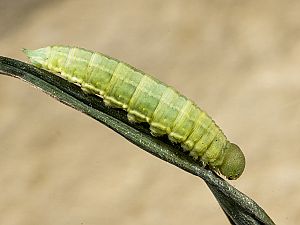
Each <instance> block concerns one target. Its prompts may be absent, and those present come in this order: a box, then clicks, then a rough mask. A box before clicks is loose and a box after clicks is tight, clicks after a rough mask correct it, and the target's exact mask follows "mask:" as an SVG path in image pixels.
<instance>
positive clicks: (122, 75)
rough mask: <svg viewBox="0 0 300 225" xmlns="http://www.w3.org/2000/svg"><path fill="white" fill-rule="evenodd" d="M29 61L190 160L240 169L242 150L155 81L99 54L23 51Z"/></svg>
mask: <svg viewBox="0 0 300 225" xmlns="http://www.w3.org/2000/svg"><path fill="white" fill-rule="evenodd" d="M24 52H25V53H26V54H27V56H28V57H29V58H30V60H31V62H32V63H33V64H34V65H35V66H37V67H41V68H44V69H47V70H50V71H52V72H56V73H60V74H61V76H62V77H64V78H66V79H68V80H69V81H70V82H73V83H78V84H79V85H80V86H81V88H82V89H83V90H84V91H86V92H89V93H94V94H97V95H100V96H101V97H102V98H103V99H104V102H105V104H106V105H108V106H112V107H118V108H123V109H124V110H126V111H127V112H128V119H129V120H130V121H132V122H147V123H149V124H150V130H151V133H152V134H153V135H154V136H160V135H164V134H167V135H168V137H169V139H170V140H171V141H172V142H177V143H180V144H181V146H182V147H183V149H185V150H188V151H190V155H191V156H193V157H194V158H196V159H198V158H199V159H200V160H201V161H202V162H203V163H204V164H208V165H209V166H210V167H211V168H212V169H214V170H216V171H219V172H221V174H223V175H224V176H226V177H227V178H228V179H236V178H238V177H239V176H240V175H241V174H242V172H243V170H244V167H245V158H244V155H243V153H242V151H241V150H240V149H239V147H238V146H237V145H235V144H232V143H230V142H229V141H228V140H227V139H226V137H225V135H224V134H223V132H222V131H221V130H220V128H219V127H218V126H217V125H216V124H215V122H214V121H213V120H212V119H211V118H210V117H209V116H208V115H207V114H206V113H205V112H204V111H202V110H201V109H200V108H199V107H197V106H196V105H195V104H194V103H193V102H192V101H190V100H189V99H187V98H186V97H184V96H182V95H181V94H179V93H178V92H177V91H176V90H174V89H173V88H171V87H169V86H167V85H165V84H164V83H162V82H160V81H158V80H157V79H155V78H153V77H151V76H149V75H146V74H144V73H143V72H142V71H139V70H137V69H135V68H134V67H132V66H130V65H128V64H126V63H123V62H120V61H118V60H116V59H113V58H111V57H108V56H106V55H103V54H101V53H96V52H91V51H87V50H85V49H80V48H72V47H66V46H50V47H46V48H41V49H37V50H33V51H31V50H24Z"/></svg>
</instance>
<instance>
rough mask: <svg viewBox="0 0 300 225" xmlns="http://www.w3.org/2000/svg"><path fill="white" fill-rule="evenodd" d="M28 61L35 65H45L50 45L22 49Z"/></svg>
mask: <svg viewBox="0 0 300 225" xmlns="http://www.w3.org/2000/svg"><path fill="white" fill-rule="evenodd" d="M23 52H24V53H25V54H26V55H27V57H28V58H29V60H30V62H31V63H32V64H33V65H34V66H36V67H39V68H41V67H45V65H46V62H47V60H48V58H49V56H50V52H51V47H46V48H39V49H37V50H29V49H23Z"/></svg>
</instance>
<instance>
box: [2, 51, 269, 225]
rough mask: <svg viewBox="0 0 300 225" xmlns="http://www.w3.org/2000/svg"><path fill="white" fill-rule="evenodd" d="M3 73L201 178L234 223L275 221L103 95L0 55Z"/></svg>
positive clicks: (223, 181) (241, 194) (247, 198)
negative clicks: (106, 102)
mask: <svg viewBox="0 0 300 225" xmlns="http://www.w3.org/2000/svg"><path fill="white" fill-rule="evenodd" d="M0 73H2V74H5V75H9V76H12V77H16V78H19V79H21V80H23V81H25V82H28V83H30V84H31V85H33V86H34V87H37V88H39V89H41V90H42V91H43V92H45V93H46V94H48V95H50V96H52V97H54V98H55V99H57V100H58V101H60V102H62V103H64V104H66V105H69V106H71V107H72V108H74V109H76V110H78V111H81V112H83V113H85V114H86V115H88V116H90V117H92V118H94V119H96V120H97V121H99V122H101V123H103V124H104V125H106V126H108V127H110V128H111V129H113V130H114V131H116V132H117V133H119V134H120V135H122V136H123V137H125V138H126V139H127V140H129V141H130V142H132V143H134V144H135V145H137V146H139V147H140V148H142V149H144V150H145V151H147V152H149V153H150V154H152V155H155V156H156V157H158V158H160V159H162V160H164V161H166V162H169V163H171V164H173V165H175V166H177V167H179V168H181V169H183V170H185V171H187V172H189V173H191V174H193V175H195V176H198V177H200V178H202V179H203V180H204V181H205V182H206V184H207V185H208V187H209V188H210V190H211V191H212V193H213V194H214V196H215V197H216V199H217V201H218V202H219V204H220V206H221V208H222V209H223V211H224V212H225V214H226V216H227V217H228V219H229V221H230V223H231V224H236V225H240V224H241V225H244V224H245V225H246V224H268V225H271V224H274V222H273V221H272V220H271V218H270V217H269V216H268V215H267V214H266V213H265V211H264V210H263V209H262V208H261V207H259V206H258V205H257V203H255V202H254V201H253V200H252V199H250V198H249V197H247V196H246V195H245V194H243V193H241V192H240V191H238V190H237V189H235V188H234V187H232V186H231V185H230V184H229V183H227V182H226V181H225V180H223V179H222V178H220V177H219V176H218V175H216V174H215V173H213V172H212V171H210V170H207V169H205V168H203V167H201V165H199V162H196V161H195V160H193V159H192V157H190V156H188V155H187V154H185V153H184V152H183V151H182V150H181V149H180V148H179V147H178V146H174V145H172V144H171V143H170V142H169V141H168V140H167V138H155V137H153V136H152V135H151V134H150V132H149V129H148V128H147V127H146V125H145V124H137V123H134V124H132V123H129V121H128V120H127V116H126V112H125V111H122V110H119V109H114V108H108V107H106V106H105V105H104V103H103V101H102V99H101V98H99V97H97V96H94V95H87V94H85V93H84V92H83V91H82V90H81V89H80V87H78V86H76V85H74V84H72V83H69V82H68V81H66V80H64V79H62V78H60V77H58V76H56V75H54V74H52V73H49V72H47V71H45V70H41V69H38V68H36V67H33V66H32V65H29V64H27V63H24V62H20V61H17V60H14V59H10V58H6V57H2V56H0Z"/></svg>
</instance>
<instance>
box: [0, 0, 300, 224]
mask: <svg viewBox="0 0 300 225" xmlns="http://www.w3.org/2000/svg"><path fill="white" fill-rule="evenodd" d="M52 44H68V45H76V46H81V47H85V48H88V49H92V50H95V51H101V52H104V53H106V54H108V55H111V56H114V57H116V58H119V59H121V60H123V61H126V62H128V63H130V64H132V65H134V66H135V67H137V68H140V69H142V70H144V71H146V72H148V73H150V74H153V75H155V76H156V77H158V78H159V79H161V80H162V81H164V82H167V83H169V84H171V85H172V86H174V87H176V88H177V89H178V90H180V91H181V92H182V93H184V94H185V95H186V96H188V97H190V98H191V99H193V100H194V101H195V102H197V103H198V104H199V105H200V106H201V107H202V108H203V109H205V110H206V111H207V112H208V113H209V114H210V115H211V116H212V117H213V118H214V119H215V120H216V122H217V123H218V124H219V125H220V126H221V127H222V129H223V131H224V132H225V134H226V135H227V137H228V138H229V139H230V140H232V141H233V142H236V143H238V144H239V145H240V146H241V147H242V149H243V151H244V152H245V155H246V158H247V166H246V171H245V172H244V175H243V176H242V177H241V178H240V179H239V180H237V181H233V182H231V184H233V185H234V186H235V187H237V188H238V189H239V190H241V191H242V192H244V193H246V194H247V195H248V196H250V197H251V198H253V199H254V200H255V201H256V202H257V203H258V204H260V205H261V206H262V207H263V208H264V209H265V210H266V211H267V213H268V214H269V215H270V216H271V217H272V218H273V220H274V221H275V222H276V223H278V224H299V222H300V203H299V202H300V191H299V190H300V172H299V170H300V163H299V158H300V151H299V150H300V149H299V148H300V147H299V143H300V140H299V133H300V100H299V96H300V66H299V62H300V2H299V1H296V0H295V1H268V0H266V1H259V0H255V1H247V2H246V1H243V2H242V1H237V0H236V1H233V0H231V1H230V0H227V1H215V0H207V1H204V0H202V1H197V0H194V1H179V0H172V1H171V0H165V1H158V0H150V1H138V0H132V1H108V0H102V1H96V0H95V1H74V0H73V1H71V0H61V1H38V0H23V1H8V0H0V55H4V56H9V57H14V58H17V59H20V60H24V61H25V60H26V59H25V57H24V55H23V54H22V53H21V51H20V49H21V48H23V47H26V48H32V49H35V48H39V47H44V46H47V45H52ZM0 190H1V195H0V224H5V225H21V224H22V225H40V224H43V225H50V224H51V225H54V224H55V225H58V224H64V225H65V224H72V225H74V224H84V225H94V224H123V225H127V224H128V225H129V224H145V225H148V224H149V225H150V224H165V225H168V224H172V225H176V224H178V225H179V224H180V225H181V224H229V223H228V221H227V219H226V218H225V216H224V214H223V212H222V211H221V209H220V207H219V206H218V204H217V202H216V200H215V199H214V197H213V196H212V194H211V193H210V191H209V190H208V188H207V187H206V185H205V184H204V182H202V181H201V180H200V179H198V178H196V177H194V176H191V175H190V174H188V173H185V172H184V171H181V170H179V169H177V168H176V167H174V166H171V165H169V164H167V163H165V162H162V161H160V160H158V159H157V158H155V157H153V156H151V155H149V154H147V153H145V152H144V151H141V150H140V149H138V148H137V147H136V146H134V145H132V144H131V143H129V142H128V141H126V140H125V139H123V138H122V137H121V136H119V135H118V134H115V133H114V132H112V131H111V130H109V129H108V128H106V127H105V126H103V125H101V124H99V123H97V122H95V121H94V120H92V119H90V118H88V117H87V116H85V115H83V114H81V113H79V112H77V111H75V110H73V109H71V108H69V107H66V106H65V105H63V104H60V103H58V102H57V101H55V100H54V99H52V98H50V97H48V96H46V95H45V94H43V93H42V92H40V91H39V90H36V89H34V88H32V87H31V86H30V85H28V84H25V83H24V82H21V81H19V80H16V79H13V78H9V77H5V76H0Z"/></svg>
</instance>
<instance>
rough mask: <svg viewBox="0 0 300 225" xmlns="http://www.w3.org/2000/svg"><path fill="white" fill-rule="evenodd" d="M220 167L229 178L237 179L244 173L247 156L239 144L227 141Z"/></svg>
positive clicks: (221, 171)
mask: <svg viewBox="0 0 300 225" xmlns="http://www.w3.org/2000/svg"><path fill="white" fill-rule="evenodd" d="M218 169H219V171H220V173H221V174H222V175H224V176H225V177H226V178H227V179H229V180H235V179H237V178H239V177H240V176H241V175H242V173H243V171H244V169H245V156H244V154H243V152H242V151H241V149H240V148H239V146H237V145H236V144H233V143H230V142H228V143H227V146H226V148H225V151H224V160H223V163H222V164H221V165H220V166H219V168H218Z"/></svg>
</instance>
